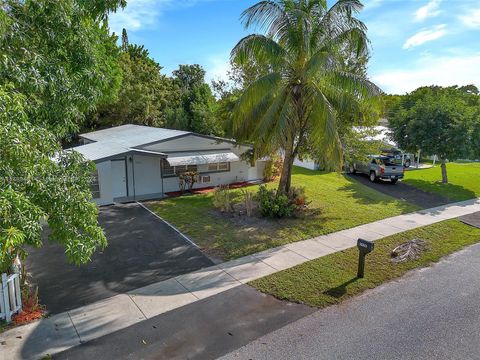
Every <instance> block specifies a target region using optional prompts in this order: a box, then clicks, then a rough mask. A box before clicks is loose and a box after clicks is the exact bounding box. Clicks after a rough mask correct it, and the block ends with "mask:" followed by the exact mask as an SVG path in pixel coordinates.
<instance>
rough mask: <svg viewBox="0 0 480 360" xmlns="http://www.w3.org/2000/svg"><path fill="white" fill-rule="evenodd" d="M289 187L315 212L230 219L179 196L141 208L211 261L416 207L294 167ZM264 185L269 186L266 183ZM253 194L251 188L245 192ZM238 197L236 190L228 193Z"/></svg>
mask: <svg viewBox="0 0 480 360" xmlns="http://www.w3.org/2000/svg"><path fill="white" fill-rule="evenodd" d="M292 182H293V186H304V187H305V188H306V194H307V196H308V198H309V199H310V200H311V201H312V204H311V208H313V209H315V210H316V212H314V213H313V214H310V215H309V216H307V217H306V218H303V219H282V220H267V219H258V218H248V217H235V218H230V217H227V216H224V215H222V214H220V213H218V212H217V211H216V210H215V209H214V208H213V206H212V194H211V193H210V194H203V195H194V196H183V197H179V198H172V199H165V200H161V201H157V202H150V203H147V204H146V205H147V206H148V207H149V208H150V209H152V210H153V211H154V212H156V213H157V214H158V215H160V216H161V217H163V218H164V219H166V220H167V221H169V222H171V223H172V224H173V225H175V226H176V227H177V228H178V229H179V230H181V231H182V232H184V233H185V234H186V235H187V236H189V237H190V238H192V239H193V240H194V241H195V242H196V243H197V244H198V245H199V246H201V247H202V248H203V249H204V251H206V252H207V253H208V254H210V255H211V256H214V257H219V258H222V259H234V258H238V257H241V256H244V255H248V254H252V253H255V252H258V251H262V250H265V249H269V248H272V247H276V246H279V245H282V244H286V243H291V242H295V241H299V240H304V239H307V238H311V237H314V236H318V235H322V234H327V233H331V232H335V231H339V230H342V229H347V228H351V227H354V226H357V225H361V224H365V223H368V222H372V221H376V220H379V219H383V218H387V217H390V216H395V215H399V214H402V213H406V212H411V211H415V210H416V207H415V206H414V205H411V204H409V203H407V202H404V201H400V200H396V199H394V198H392V197H389V196H387V195H384V194H381V193H379V192H377V191H375V190H373V189H370V188H369V187H366V186H364V185H362V184H360V183H358V182H356V181H355V180H352V179H350V178H348V177H346V176H344V175H342V174H337V173H324V172H319V171H310V170H306V169H303V168H299V167H295V168H294V175H293V178H292ZM269 186H275V184H271V185H269ZM249 189H250V191H257V187H256V186H255V187H251V188H249ZM232 191H234V192H235V193H236V194H237V195H238V196H240V190H232Z"/></svg>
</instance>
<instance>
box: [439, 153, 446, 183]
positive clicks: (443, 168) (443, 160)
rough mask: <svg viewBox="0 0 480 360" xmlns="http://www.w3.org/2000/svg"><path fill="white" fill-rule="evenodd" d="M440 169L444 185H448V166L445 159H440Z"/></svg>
mask: <svg viewBox="0 0 480 360" xmlns="http://www.w3.org/2000/svg"><path fill="white" fill-rule="evenodd" d="M440 163H441V165H440V167H441V168H442V184H448V176H447V164H446V163H445V159H444V158H440Z"/></svg>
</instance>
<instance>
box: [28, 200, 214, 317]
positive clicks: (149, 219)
mask: <svg viewBox="0 0 480 360" xmlns="http://www.w3.org/2000/svg"><path fill="white" fill-rule="evenodd" d="M99 222H100V225H101V226H102V227H103V228H104V230H105V233H106V235H107V239H108V243H109V245H108V247H107V248H106V249H105V251H103V252H98V253H96V254H95V255H94V256H93V258H92V262H90V263H89V264H86V265H83V266H74V265H71V264H69V263H67V260H66V257H65V254H64V248H63V247H62V246H59V245H57V244H46V245H45V246H43V247H42V248H40V249H31V250H30V253H29V256H28V258H27V262H26V265H27V269H28V271H29V272H30V273H31V274H32V276H33V281H34V283H35V284H37V285H38V287H39V298H40V302H41V303H42V304H44V305H46V307H47V310H48V311H49V312H50V313H59V312H63V311H66V310H70V309H73V308H77V307H80V306H83V305H86V304H89V303H92V302H95V301H98V300H101V299H105V298H108V297H111V296H114V295H117V294H119V293H124V292H127V291H130V290H133V289H136V288H139V287H143V286H146V285H149V284H152V283H155V282H158V281H162V280H166V279H168V278H171V277H175V276H178V275H181V274H185V273H189V272H192V271H195V270H198V269H200V268H203V267H206V266H210V265H213V263H212V261H211V260H210V259H208V258H207V257H206V256H205V255H204V254H203V253H202V252H201V251H200V250H199V249H198V248H196V247H195V246H193V245H192V244H190V243H189V242H188V241H187V240H186V239H185V238H183V237H182V236H181V235H180V234H178V233H177V232H176V231H175V230H174V229H172V228H171V227H170V226H168V225H167V224H165V223H164V222H163V221H162V220H160V219H159V218H157V217H156V216H154V215H153V214H151V213H150V212H149V211H147V210H146V209H144V208H143V207H141V206H140V205H138V204H136V203H132V204H123V205H114V206H108V207H103V208H101V210H100V215H99ZM45 236H46V235H45Z"/></svg>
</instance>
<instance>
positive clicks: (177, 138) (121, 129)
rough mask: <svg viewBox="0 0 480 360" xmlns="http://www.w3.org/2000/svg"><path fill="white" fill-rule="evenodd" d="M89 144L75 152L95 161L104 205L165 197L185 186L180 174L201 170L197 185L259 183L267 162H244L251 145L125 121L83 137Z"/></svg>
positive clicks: (96, 187)
mask: <svg viewBox="0 0 480 360" xmlns="http://www.w3.org/2000/svg"><path fill="white" fill-rule="evenodd" d="M80 138H81V141H82V143H83V144H84V145H81V146H77V147H74V148H73V150H75V151H77V152H79V153H80V154H82V155H83V156H84V157H85V158H86V159H88V160H91V161H93V162H95V164H96V168H97V173H96V174H95V175H96V177H95V180H94V181H93V183H92V193H93V196H94V200H95V202H96V203H97V204H99V205H107V204H112V203H114V202H126V201H132V200H147V199H154V198H159V197H163V196H164V195H165V193H168V192H175V191H178V190H179V189H180V187H179V182H178V175H179V174H180V173H182V172H185V171H196V172H198V173H199V174H200V175H199V177H198V178H199V181H198V183H196V184H195V187H194V188H205V187H211V186H217V185H227V184H231V183H237V182H245V181H256V180H260V179H262V178H263V170H264V167H265V162H264V161H257V162H256V164H255V166H251V165H250V164H249V163H248V162H246V161H244V160H242V154H244V153H245V152H247V151H248V150H250V149H251V147H250V146H245V145H237V144H236V143H235V142H234V141H231V140H227V139H221V138H216V137H212V136H205V135H199V134H194V133H191V132H186V131H178V130H169V129H161V128H153V127H147V126H139V125H122V126H118V127H114V128H109V129H104V130H99V131H94V132H91V133H88V134H82V135H80Z"/></svg>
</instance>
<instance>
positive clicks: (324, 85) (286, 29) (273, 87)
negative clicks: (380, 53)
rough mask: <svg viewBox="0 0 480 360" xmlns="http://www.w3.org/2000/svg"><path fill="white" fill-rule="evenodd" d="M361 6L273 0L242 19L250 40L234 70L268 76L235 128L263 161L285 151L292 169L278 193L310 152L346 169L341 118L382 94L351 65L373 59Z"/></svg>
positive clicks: (249, 93)
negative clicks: (253, 67)
mask: <svg viewBox="0 0 480 360" xmlns="http://www.w3.org/2000/svg"><path fill="white" fill-rule="evenodd" d="M362 7H363V6H362V4H361V3H360V1H358V0H339V1H338V2H337V3H336V4H335V5H333V6H332V7H331V8H328V7H327V1H326V0H266V1H261V2H259V3H257V4H256V5H253V6H252V7H250V8H248V9H247V10H245V11H244V12H243V13H242V17H241V19H242V22H243V24H244V26H245V28H250V27H252V26H256V27H257V28H258V29H260V30H261V32H263V34H254V35H249V36H246V37H245V38H243V39H242V40H240V41H239V43H238V44H237V45H236V46H235V48H234V49H233V50H232V53H231V58H232V62H234V63H236V64H239V65H240V66H241V65H242V64H258V65H262V66H264V67H265V65H267V66H266V68H267V69H268V71H267V72H266V73H265V74H264V75H262V76H259V77H258V78H257V79H256V80H255V81H254V82H252V83H251V84H250V85H249V86H247V87H246V89H245V90H244V91H243V93H242V95H241V96H240V98H239V99H238V102H237V104H236V105H235V108H234V113H233V117H232V118H233V121H232V125H233V126H232V128H233V131H234V133H235V135H236V137H237V138H238V139H240V140H248V141H252V142H253V143H254V144H255V146H256V150H257V154H259V155H260V154H268V153H272V152H275V151H278V150H280V149H281V151H282V152H283V154H284V166H283V170H282V173H281V178H280V183H279V186H278V192H281V193H287V192H288V191H289V189H290V184H291V175H292V166H293V161H294V159H295V157H296V156H297V155H298V153H299V150H300V149H301V148H302V147H307V146H308V147H310V148H315V149H321V150H322V152H323V154H325V156H324V157H325V159H329V160H330V161H331V162H332V163H333V162H335V163H336V164H340V165H339V166H341V162H342V151H341V144H340V140H339V135H338V132H337V117H338V114H345V113H353V112H355V111H358V109H359V108H360V107H361V104H362V102H363V101H364V100H367V99H369V98H371V97H373V96H375V95H378V93H379V89H378V88H377V87H376V86H375V85H374V84H373V83H371V82H369V81H368V80H367V79H366V77H365V76H362V75H361V74H358V72H357V73H354V72H352V71H351V70H349V67H348V66H346V65H345V64H346V63H347V62H348V60H349V56H351V54H352V51H351V49H354V52H353V56H354V57H359V56H364V57H365V56H366V55H367V54H368V39H367V36H366V26H365V25H364V24H363V23H362V22H361V21H360V20H358V19H356V18H355V16H354V15H355V14H356V13H357V12H358V11H359V10H360V9H361V8H362Z"/></svg>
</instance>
